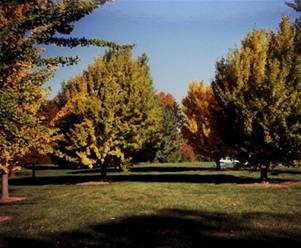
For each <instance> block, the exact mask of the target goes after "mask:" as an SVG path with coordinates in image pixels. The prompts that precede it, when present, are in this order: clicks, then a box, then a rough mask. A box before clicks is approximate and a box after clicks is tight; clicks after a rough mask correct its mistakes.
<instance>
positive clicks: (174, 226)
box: [0, 163, 301, 248]
mask: <svg viewBox="0 0 301 248" xmlns="http://www.w3.org/2000/svg"><path fill="white" fill-rule="evenodd" d="M36 175H37V178H36V179H35V180H32V179H31V171H30V170H25V169H24V170H23V171H22V172H21V173H19V174H18V175H17V178H15V179H12V180H11V188H10V190H11V196H18V197H26V199H25V200H23V201H18V202H10V203H6V204H2V203H0V216H9V217H11V218H12V219H11V220H8V221H2V222H0V247H12V248H13V247H31V248H32V247H41V248H44V247H46V248H47V247H67V248H72V247H118V248H119V247H120V248H127V247H135V248H136V247H137V248H138V247H146V248H151V247H162V248H163V247H165V248H166V247H301V186H300V182H301V169H296V168H289V169H288V168H284V167H279V168H277V169H275V170H274V171H273V173H272V174H270V175H269V176H270V178H271V179H272V183H270V184H266V185H260V184H258V183H257V182H258V181H257V180H258V178H259V172H254V171H253V172H250V171H246V170H244V171H238V170H234V169H229V168H228V169H223V170H222V171H219V172H218V171H215V170H214V169H213V164H211V163H196V164H193V163H187V164H144V165H137V166H135V167H134V168H132V169H131V170H130V171H129V172H113V171H112V172H109V180H110V182H109V183H98V179H99V175H100V173H99V171H95V170H66V169H55V168H54V167H49V168H47V167H46V168H44V169H39V170H37V173H36Z"/></svg>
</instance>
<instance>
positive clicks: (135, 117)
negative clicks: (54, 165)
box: [56, 50, 162, 169]
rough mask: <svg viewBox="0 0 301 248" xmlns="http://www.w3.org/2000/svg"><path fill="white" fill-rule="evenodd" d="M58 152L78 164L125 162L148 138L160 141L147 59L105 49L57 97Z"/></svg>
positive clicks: (158, 112) (157, 110)
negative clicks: (101, 54) (58, 107)
mask: <svg viewBox="0 0 301 248" xmlns="http://www.w3.org/2000/svg"><path fill="white" fill-rule="evenodd" d="M58 103H59V106H60V107H61V110H60V112H59V114H58V117H57V121H56V123H57V127H59V130H60V134H62V135H63V139H62V140H60V141H59V142H58V147H57V149H58V153H57V156H58V157H60V158H62V159H63V161H65V162H69V163H71V164H74V165H76V166H88V167H90V168H91V167H97V166H99V167H101V168H104V169H105V168H106V167H107V166H109V165H114V166H123V165H124V164H126V163H129V162H130V161H131V160H132V158H133V157H134V156H135V154H136V153H137V152H138V151H139V150H141V149H142V148H143V147H144V146H145V145H146V143H147V142H150V140H158V138H159V136H158V135H159V134H158V132H159V130H160V129H161V119H162V109H161V106H160V105H159V102H158V99H157V97H156V96H155V92H154V89H153V86H152V81H151V79H150V75H149V68H148V66H147V57H146V55H142V56H141V57H139V58H138V59H136V60H134V59H132V57H131V51H130V50H122V51H118V52H116V51H109V52H107V53H106V54H105V55H104V56H103V57H99V58H97V59H96V60H95V62H94V63H93V64H92V65H90V66H89V67H88V69H87V70H86V71H85V72H84V73H82V74H81V75H79V76H77V77H75V78H73V79H72V80H69V81H68V82H67V83H66V84H65V85H64V86H63V89H62V92H61V93H60V95H59V96H58Z"/></svg>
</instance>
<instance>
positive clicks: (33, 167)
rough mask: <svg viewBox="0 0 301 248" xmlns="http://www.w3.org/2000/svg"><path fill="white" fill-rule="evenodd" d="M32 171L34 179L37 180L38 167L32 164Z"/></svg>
mask: <svg viewBox="0 0 301 248" xmlns="http://www.w3.org/2000/svg"><path fill="white" fill-rule="evenodd" d="M31 169H32V178H36V165H35V164H32V165H31Z"/></svg>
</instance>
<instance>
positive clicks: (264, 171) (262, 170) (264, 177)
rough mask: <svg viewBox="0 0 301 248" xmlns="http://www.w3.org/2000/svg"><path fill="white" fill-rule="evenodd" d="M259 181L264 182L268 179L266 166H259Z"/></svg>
mask: <svg viewBox="0 0 301 248" xmlns="http://www.w3.org/2000/svg"><path fill="white" fill-rule="evenodd" d="M260 181H261V182H262V183H265V182H267V181H268V166H261V167H260Z"/></svg>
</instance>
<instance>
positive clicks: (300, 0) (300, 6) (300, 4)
mask: <svg viewBox="0 0 301 248" xmlns="http://www.w3.org/2000/svg"><path fill="white" fill-rule="evenodd" d="M286 4H287V5H288V6H289V7H291V8H293V9H294V10H296V11H299V12H300V11H301V0H294V2H287V3H286Z"/></svg>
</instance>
